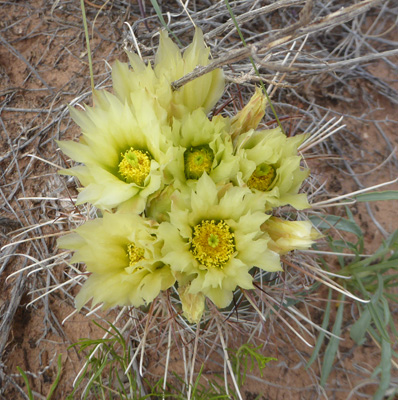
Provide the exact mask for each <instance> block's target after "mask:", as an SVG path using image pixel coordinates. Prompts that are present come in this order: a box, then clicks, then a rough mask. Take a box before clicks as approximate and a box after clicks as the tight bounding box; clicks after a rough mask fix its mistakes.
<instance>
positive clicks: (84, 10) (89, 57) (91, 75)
mask: <svg viewBox="0 0 398 400" xmlns="http://www.w3.org/2000/svg"><path fill="white" fill-rule="evenodd" d="M80 8H81V9H82V15H83V26H84V35H85V36H86V45H87V57H88V66H89V68H90V81H91V90H92V91H93V92H94V72H93V61H92V59H91V49H90V37H89V35H88V26H87V19H86V9H85V7H84V0H80Z"/></svg>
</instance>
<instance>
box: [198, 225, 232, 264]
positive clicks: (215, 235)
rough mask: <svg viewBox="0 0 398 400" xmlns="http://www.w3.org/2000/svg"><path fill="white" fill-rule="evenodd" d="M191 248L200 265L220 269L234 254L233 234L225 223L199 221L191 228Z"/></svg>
mask: <svg viewBox="0 0 398 400" xmlns="http://www.w3.org/2000/svg"><path fill="white" fill-rule="evenodd" d="M191 246H192V248H191V252H192V254H193V256H194V257H195V258H196V259H197V260H198V261H199V262H200V263H201V264H202V265H204V266H206V267H207V268H221V269H222V268H224V265H225V264H226V263H227V262H228V261H229V259H230V258H231V256H232V255H233V254H234V252H235V242H234V234H233V232H232V231H231V228H230V227H229V225H228V224H227V223H226V222H225V221H218V222H217V223H216V221H214V220H211V221H209V220H205V221H201V222H200V223H199V224H197V225H195V226H194V228H193V234H192V241H191Z"/></svg>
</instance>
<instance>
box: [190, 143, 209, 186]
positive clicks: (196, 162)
mask: <svg viewBox="0 0 398 400" xmlns="http://www.w3.org/2000/svg"><path fill="white" fill-rule="evenodd" d="M213 160H214V152H213V150H212V149H211V148H210V146H208V145H203V146H196V147H191V148H189V149H187V150H185V151H184V172H185V177H186V178H187V179H199V178H200V177H201V176H202V175H203V173H204V172H206V173H207V174H210V172H211V167H212V165H213Z"/></svg>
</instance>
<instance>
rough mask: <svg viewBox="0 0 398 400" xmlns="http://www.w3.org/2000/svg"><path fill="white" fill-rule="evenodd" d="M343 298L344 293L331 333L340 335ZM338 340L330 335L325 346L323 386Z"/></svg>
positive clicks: (337, 346)
mask: <svg viewBox="0 0 398 400" xmlns="http://www.w3.org/2000/svg"><path fill="white" fill-rule="evenodd" d="M344 299H345V295H342V296H341V299H340V304H339V308H338V310H337V314H336V320H335V322H334V325H333V330H332V333H333V334H334V335H336V336H338V337H339V336H340V335H341V324H342V322H343V311H344ZM339 342H340V340H339V339H337V338H336V337H334V336H332V337H331V338H330V341H329V344H328V346H327V347H326V351H325V355H324V357H323V363H322V372H321V382H320V385H321V386H325V384H326V381H327V379H328V377H329V375H330V372H331V371H332V367H333V363H334V359H335V358H336V353H337V349H338V348H339Z"/></svg>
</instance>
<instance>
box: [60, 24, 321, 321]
mask: <svg viewBox="0 0 398 400" xmlns="http://www.w3.org/2000/svg"><path fill="white" fill-rule="evenodd" d="M128 56H129V62H130V66H129V65H128V64H127V63H121V62H116V63H115V64H114V65H113V68H112V80H113V94H111V93H109V92H108V91H106V90H97V91H95V92H94V93H93V100H94V106H93V107H88V106H86V107H85V110H84V111H77V110H76V109H72V108H71V110H70V111H71V116H72V118H73V119H74V121H75V122H76V123H77V124H78V125H79V126H80V127H81V130H82V135H81V137H80V140H79V142H75V141H60V142H59V147H60V148H61V150H62V151H63V152H64V153H65V154H66V155H67V156H69V157H70V158H71V159H72V160H74V161H76V166H74V167H72V168H69V169H65V170H62V171H61V173H62V174H65V175H72V176H75V177H77V178H78V180H79V182H80V184H81V188H79V195H78V197H77V203H78V204H83V203H91V204H92V205H93V206H95V207H96V208H97V209H99V210H100V211H101V212H100V214H101V216H100V217H97V218H96V219H94V220H90V221H87V222H86V223H84V224H83V225H81V226H80V227H78V228H77V229H75V230H74V232H73V233H69V234H67V235H65V236H64V237H61V238H60V239H59V241H58V246H59V247H61V248H65V249H70V250H73V251H74V255H73V258H72V262H76V263H77V262H81V263H85V265H86V268H87V271H88V272H89V277H88V279H87V280H86V282H85V283H84V285H83V286H82V288H81V290H80V292H79V293H78V295H77V297H76V307H77V308H79V309H80V308H81V307H82V306H83V305H85V304H86V303H87V302H88V301H90V300H91V299H92V306H94V305H96V304H99V303H102V304H103V306H104V307H114V306H135V307H139V306H141V305H147V304H149V303H151V302H152V301H153V300H154V299H155V298H156V297H157V296H158V295H159V293H160V292H161V291H165V290H167V289H169V288H171V287H172V286H174V287H175V288H176V291H175V293H178V296H179V299H180V300H181V305H182V306H181V307H182V308H181V309H182V312H183V314H184V316H185V318H186V319H187V320H188V321H189V322H191V323H198V322H199V321H200V319H201V316H202V314H203V312H204V310H205V308H206V301H211V302H213V303H214V305H215V306H217V307H219V308H224V307H227V306H228V305H229V304H230V303H231V301H232V299H233V294H234V291H236V290H237V289H238V288H242V289H247V290H250V289H253V287H254V286H253V279H254V278H253V269H254V267H256V268H260V269H261V270H264V271H268V272H276V271H280V270H282V268H281V262H280V255H283V254H286V253H288V252H289V251H292V250H295V249H305V248H308V247H309V246H311V244H312V243H313V241H314V239H315V238H316V237H317V234H316V232H315V230H314V229H313V227H312V225H311V223H310V222H309V221H288V220H284V219H282V218H280V217H276V216H275V215H276V214H277V211H278V208H280V207H282V206H286V205H290V206H291V207H293V208H295V209H297V210H302V209H305V208H308V207H309V203H308V201H307V196H306V194H305V193H299V190H300V187H301V185H302V183H303V181H304V180H305V179H306V177H307V176H308V174H309V170H308V169H305V168H303V167H301V165H300V162H301V156H300V155H299V153H298V147H299V145H300V144H301V143H302V142H303V140H304V139H305V136H304V135H298V136H294V137H287V136H286V135H285V134H284V133H283V132H282V131H281V129H280V128H279V127H278V128H276V129H258V125H259V123H260V121H261V119H262V117H263V116H264V113H265V107H266V100H265V97H264V95H263V94H262V92H261V90H260V89H257V90H256V92H255V93H254V95H253V97H252V99H251V100H250V101H249V103H248V104H247V105H246V106H245V107H244V108H243V109H242V110H241V111H239V112H238V113H237V114H236V115H235V116H233V117H230V116H222V115H212V117H211V118H210V117H209V114H210V112H211V110H212V109H213V108H214V106H215V105H216V103H217V102H218V101H219V100H220V98H221V96H222V95H223V92H224V88H225V83H224V76H223V72H222V70H220V69H216V70H214V71H212V72H210V73H207V74H206V75H203V76H201V77H199V78H197V79H195V80H193V81H191V82H189V83H188V84H186V85H185V86H183V87H182V88H180V89H179V90H175V91H173V89H172V86H171V83H172V82H173V81H175V80H177V79H179V78H181V77H182V76H184V75H185V74H187V73H189V72H191V71H193V70H194V69H195V68H196V67H197V66H200V65H201V66H205V65H207V64H208V63H209V49H208V48H207V47H206V46H205V44H204V41H203V34H202V32H201V31H200V29H196V32H195V36H194V39H193V42H192V43H191V45H190V46H189V47H188V48H187V49H186V50H185V52H184V53H183V54H182V53H181V51H180V50H179V48H178V47H177V46H176V45H175V44H174V43H173V42H172V40H171V39H170V38H169V37H168V35H167V33H166V32H161V33H160V43H159V48H158V51H157V53H156V57H155V60H154V64H153V65H151V64H150V63H149V64H145V63H144V62H143V61H142V60H141V59H140V58H139V57H138V56H137V55H136V54H133V53H128ZM206 299H208V300H206Z"/></svg>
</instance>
